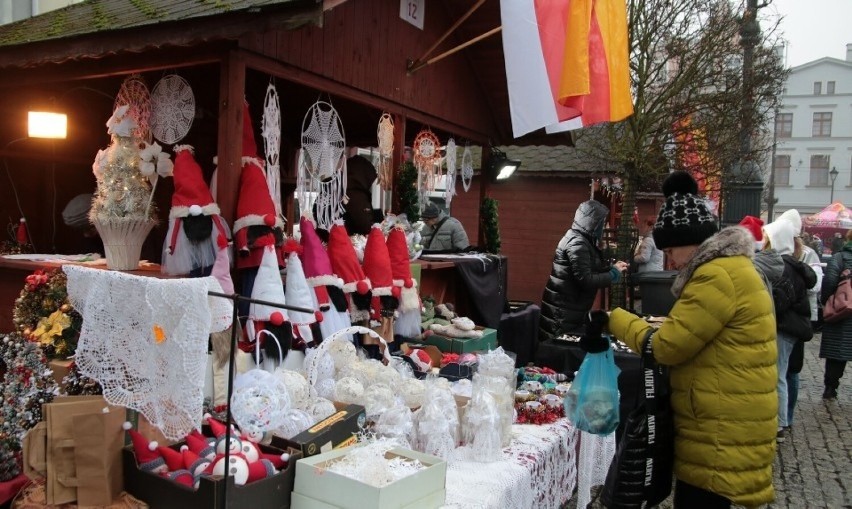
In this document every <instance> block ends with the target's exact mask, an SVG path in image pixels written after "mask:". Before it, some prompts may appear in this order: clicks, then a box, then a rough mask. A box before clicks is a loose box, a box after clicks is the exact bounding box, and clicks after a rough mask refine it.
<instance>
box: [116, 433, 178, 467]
mask: <svg viewBox="0 0 852 509" xmlns="http://www.w3.org/2000/svg"><path fill="white" fill-rule="evenodd" d="M123 428H124V430H125V431H127V432H128V433H130V440H131V441H132V442H133V452H134V453H135V454H136V464H137V465H139V469H140V470H142V471H145V472H151V473H154V474H161V473H164V472H167V471H168V469H169V467H168V466H167V465H166V460H165V459H163V456H162V454H160V451H159V450H158V449H157V448H158V447H159V444H158V443H157V442H155V441H148V439H147V438H145V437H144V436H142V434H141V433H139V432H138V431H136V430H135V429H132V427H131V424H130V423H129V422H125V423H124V425H123Z"/></svg>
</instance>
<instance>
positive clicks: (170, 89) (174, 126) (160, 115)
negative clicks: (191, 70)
mask: <svg viewBox="0 0 852 509" xmlns="http://www.w3.org/2000/svg"><path fill="white" fill-rule="evenodd" d="M193 120H195V94H194V93H193V92H192V87H190V86H189V83H187V82H186V80H185V79H183V78H181V77H180V76H178V75H177V74H169V75H168V76H164V77H163V78H162V79H161V80H160V81H158V82H157V84H156V85H154V90H153V91H152V92H151V120H150V125H151V134H152V135H153V136H154V138H156V139H157V140H158V141H160V142H161V143H165V144H167V145H174V144H175V143H177V142H179V141H180V140H182V139H183V138H184V137H185V136H186V133H188V132H189V128H190V127H192V121H193Z"/></svg>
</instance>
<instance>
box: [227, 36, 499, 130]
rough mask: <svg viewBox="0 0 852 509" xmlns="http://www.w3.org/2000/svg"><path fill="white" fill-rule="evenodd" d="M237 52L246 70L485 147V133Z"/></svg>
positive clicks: (311, 74) (269, 60) (287, 66)
mask: <svg viewBox="0 0 852 509" xmlns="http://www.w3.org/2000/svg"><path fill="white" fill-rule="evenodd" d="M239 51H240V53H241V55H242V56H243V58H244V59H245V63H246V66H247V67H249V68H252V69H255V70H258V71H260V72H264V73H266V74H269V75H271V76H275V77H277V78H281V79H285V80H289V81H293V82H296V83H300V84H303V85H305V86H308V87H311V88H315V89H317V90H321V91H323V92H327V93H329V94H332V95H337V96H340V97H342V98H344V99H348V100H351V101H355V102H358V103H361V104H364V105H366V106H370V107H372V108H375V109H377V110H379V111H389V112H393V113H395V114H400V115H405V117H406V118H407V119H409V120H414V121H415V122H420V123H421V124H424V125H428V126H431V127H433V128H435V129H440V130H442V131H446V132H448V133H451V134H453V135H455V136H458V137H461V138H467V139H469V140H471V141H472V142H474V143H479V144H485V143H486V142H487V141H488V140H489V139H490V136H489V135H488V134H486V133H480V132H476V131H473V130H471V129H468V128H466V127H464V126H461V125H459V124H456V123H454V122H448V121H446V120H444V119H442V118H439V117H436V116H433V115H430V114H428V113H424V112H422V111H419V110H415V109H413V108H411V107H409V106H407V105H405V104H400V103H397V102H395V101H391V100H388V99H387V98H384V97H380V96H376V95H373V94H371V93H369V92H365V91H363V90H358V89H355V88H353V87H352V86H350V85H346V84H344V83H340V82H338V81H334V80H332V79H329V78H326V77H325V76H320V75H318V74H314V73H312V72H310V71H306V70H305V69H302V68H299V67H295V66H293V65H290V64H286V63H284V62H280V61H278V60H274V59H272V58H269V57H267V56H265V55H260V54H258V53H255V52H252V51H249V50H245V49H241V50H239Z"/></svg>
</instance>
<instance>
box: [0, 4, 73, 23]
mask: <svg viewBox="0 0 852 509" xmlns="http://www.w3.org/2000/svg"><path fill="white" fill-rule="evenodd" d="M82 1H83V0H0V25H3V24H6V23H11V22H13V21H18V20H21V19H24V18H29V17H30V16H38V15H39V14H44V13H45V12H48V11H52V10H54V9H59V8H61V7H67V6H69V5H71V4H76V3H79V2H82Z"/></svg>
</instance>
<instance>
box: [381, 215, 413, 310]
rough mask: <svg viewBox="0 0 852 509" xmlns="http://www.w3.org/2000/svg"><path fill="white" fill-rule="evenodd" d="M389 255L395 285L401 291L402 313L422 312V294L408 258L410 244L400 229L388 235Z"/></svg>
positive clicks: (400, 305)
mask: <svg viewBox="0 0 852 509" xmlns="http://www.w3.org/2000/svg"><path fill="white" fill-rule="evenodd" d="M387 244H388V254H389V255H390V261H391V271H392V272H393V284H394V286H395V287H397V288H399V289H400V302H399V310H400V311H414V310H416V311H418V312H419V311H420V306H421V303H420V292H419V291H418V290H417V281H415V280H414V278H413V277H411V260H410V259H409V256H408V242H407V241H406V239H405V232H404V231H403V230H402V228H400V227H395V228H393V229H391V232H390V234H388V242H387Z"/></svg>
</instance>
